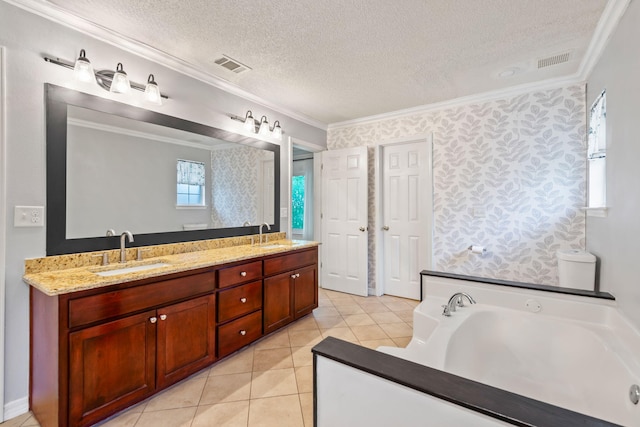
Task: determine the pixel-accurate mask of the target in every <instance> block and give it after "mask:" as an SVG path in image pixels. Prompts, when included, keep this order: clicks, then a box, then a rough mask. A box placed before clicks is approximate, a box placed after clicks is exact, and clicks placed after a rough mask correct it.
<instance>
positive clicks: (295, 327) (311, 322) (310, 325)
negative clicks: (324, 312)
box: [287, 315, 318, 331]
mask: <svg viewBox="0 0 640 427" xmlns="http://www.w3.org/2000/svg"><path fill="white" fill-rule="evenodd" d="M287 329H288V330H289V331H306V330H309V329H318V324H317V323H316V319H315V318H314V317H313V316H309V315H307V316H305V317H303V318H302V319H298V320H296V321H295V322H293V323H292V324H291V325H290V326H289V327H288V328H287Z"/></svg>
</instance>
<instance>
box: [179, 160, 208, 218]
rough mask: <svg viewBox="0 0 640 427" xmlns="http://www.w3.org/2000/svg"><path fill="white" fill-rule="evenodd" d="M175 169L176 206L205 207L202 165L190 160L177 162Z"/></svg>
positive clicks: (203, 167) (203, 169)
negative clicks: (176, 176) (176, 175)
mask: <svg viewBox="0 0 640 427" xmlns="http://www.w3.org/2000/svg"><path fill="white" fill-rule="evenodd" d="M177 168H178V184H177V192H176V193H177V197H176V204H177V206H179V207H185V206H194V207H198V206H205V197H204V195H205V166H204V163H202V162H194V161H190V160H178V163H177Z"/></svg>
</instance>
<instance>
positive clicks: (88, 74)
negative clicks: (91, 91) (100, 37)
mask: <svg viewBox="0 0 640 427" xmlns="http://www.w3.org/2000/svg"><path fill="white" fill-rule="evenodd" d="M85 55H86V52H85V51H84V49H80V56H79V57H78V59H76V64H75V65H74V67H73V78H74V79H75V80H76V81H78V82H82V83H95V82H96V75H95V73H94V72H93V66H92V65H91V62H89V60H88V59H87V57H86V56H85Z"/></svg>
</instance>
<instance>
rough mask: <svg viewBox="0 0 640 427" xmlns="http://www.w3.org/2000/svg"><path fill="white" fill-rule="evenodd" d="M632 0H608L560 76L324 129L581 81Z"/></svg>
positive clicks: (399, 116)
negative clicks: (574, 61)
mask: <svg viewBox="0 0 640 427" xmlns="http://www.w3.org/2000/svg"><path fill="white" fill-rule="evenodd" d="M631 1H632V0H609V1H608V2H607V5H606V6H605V8H604V10H603V11H602V15H601V16H600V19H599V20H598V24H597V25H596V29H595V30H594V32H593V36H592V37H591V41H590V43H589V46H588V48H587V50H586V52H585V54H584V56H583V57H582V61H581V62H580V65H579V66H578V71H576V72H575V73H573V74H570V75H568V76H564V77H556V78H553V79H546V80H540V81H537V82H533V83H526V84H522V85H517V86H511V87H508V88H504V89H498V90H493V91H489V92H483V93H479V94H475V95H469V96H463V97H459V98H454V99H450V100H446V101H442V102H436V103H432V104H424V105H419V106H417V107H412V108H406V109H402V110H396V111H390V112H388V113H383V114H376V115H373V116H367V117H361V118H359V119H354V120H346V121H342V122H336V123H330V124H329V126H328V130H336V129H340V128H345V127H351V126H361V125H365V124H371V123H376V122H380V121H382V120H391V119H398V118H402V117H407V116H410V115H414V114H420V113H425V112H427V111H433V110H441V109H445V108H454V107H459V106H462V105H467V104H474V103H482V102H487V101H493V100H496V99H502V98H509V97H513V96H518V95H522V94H524V93H528V92H533V91H539V90H548V89H553V88H556V87H559V86H567V85H572V84H584V83H585V82H586V81H587V79H588V77H589V75H590V74H591V71H592V70H593V67H594V66H595V65H596V64H597V62H598V60H599V59H600V57H601V56H602V53H603V51H604V49H605V47H606V46H607V43H608V41H609V39H610V38H611V35H612V34H613V32H614V31H615V29H616V27H617V25H618V23H619V22H620V19H622V16H623V15H624V13H625V11H626V10H627V7H628V6H629V3H631Z"/></svg>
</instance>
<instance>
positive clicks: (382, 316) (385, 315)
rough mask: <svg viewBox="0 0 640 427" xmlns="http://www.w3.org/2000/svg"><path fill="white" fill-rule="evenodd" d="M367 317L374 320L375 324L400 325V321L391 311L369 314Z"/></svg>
mask: <svg viewBox="0 0 640 427" xmlns="http://www.w3.org/2000/svg"><path fill="white" fill-rule="evenodd" d="M369 316H371V318H372V319H373V320H375V321H376V323H377V324H380V323H402V319H401V318H399V317H398V316H397V315H396V314H395V313H394V312H393V311H385V312H382V313H369Z"/></svg>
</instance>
